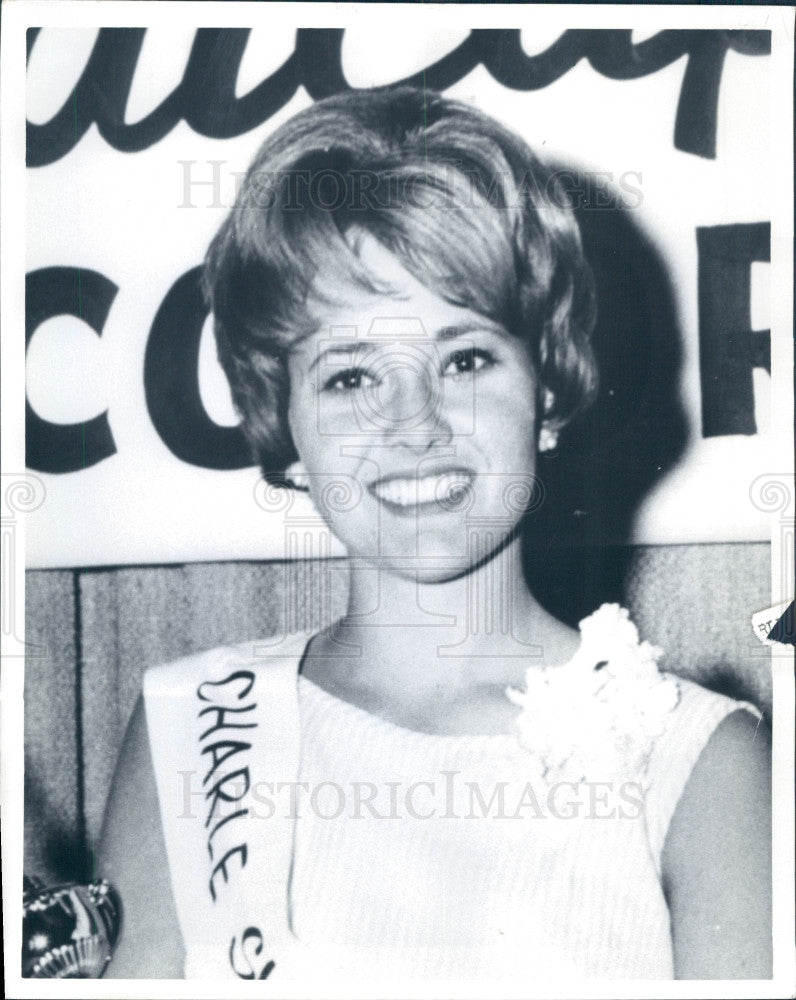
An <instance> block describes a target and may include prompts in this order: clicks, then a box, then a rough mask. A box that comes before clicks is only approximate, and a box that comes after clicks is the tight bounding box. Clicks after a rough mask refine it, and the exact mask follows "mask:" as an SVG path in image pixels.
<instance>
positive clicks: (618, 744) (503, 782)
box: [144, 605, 755, 989]
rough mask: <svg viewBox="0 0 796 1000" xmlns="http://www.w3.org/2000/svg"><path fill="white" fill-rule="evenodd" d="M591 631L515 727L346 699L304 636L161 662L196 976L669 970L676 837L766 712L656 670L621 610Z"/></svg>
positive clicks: (597, 618) (163, 733)
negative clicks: (708, 773) (740, 726)
mask: <svg viewBox="0 0 796 1000" xmlns="http://www.w3.org/2000/svg"><path fill="white" fill-rule="evenodd" d="M581 633H582V636H581V645H580V648H579V650H578V651H577V653H576V654H575V656H574V657H573V659H572V660H571V661H570V662H569V663H567V664H564V665H562V666H560V667H553V668H542V667H540V668H538V669H535V668H532V669H531V670H529V671H528V675H527V678H526V684H525V688H524V690H521V691H510V692H507V694H508V696H509V697H511V698H512V700H514V701H515V702H517V703H518V704H519V705H520V713H519V716H518V718H517V725H516V731H512V732H511V733H507V734H504V735H498V736H434V735H429V734H425V733H418V732H413V731H411V730H408V729H404V728H402V727H400V726H396V725H393V724H391V723H389V722H386V721H384V720H383V719H381V718H379V717H377V716H374V715H371V714H370V713H368V712H366V711H363V710H362V709H359V708H356V707H354V706H352V705H350V704H348V703H346V702H343V701H341V700H339V699H337V698H335V697H334V696H333V695H331V694H329V693H327V692H325V691H324V690H322V689H321V688H319V687H317V686H315V685H313V684H312V683H311V682H310V681H308V680H307V679H305V678H303V677H300V676H298V673H299V670H300V664H301V660H302V654H303V652H304V651H305V650H306V647H307V643H308V641H309V638H310V637H309V636H308V635H305V636H302V635H296V636H286V637H283V638H282V639H279V640H272V641H270V642H265V643H263V644H261V645H259V646H258V645H252V644H243V645H240V646H237V647H227V648H222V649H217V650H210V651H208V652H206V653H201V654H196V655H195V656H192V657H186V658H185V659H183V660H181V661H177V662H175V663H173V664H168V665H164V666H162V667H158V668H153V669H152V670H150V671H148V672H147V674H146V677H145V683H144V695H145V704H146V708H147V727H148V730H149V736H150V748H151V751H152V759H153V765H154V769H155V776H156V780H157V785H158V796H159V800H160V807H161V818H162V823H163V832H164V839H165V842H166V847H167V853H168V857H169V867H170V874H171V883H172V891H173V895H174V899H175V905H176V909H177V913H178V917H179V921H180V928H181V933H182V937H183V941H184V943H185V949H186V963H185V969H186V975H187V976H188V977H197V978H202V977H208V976H209V977H217V976H226V975H230V974H231V975H233V976H238V977H241V978H262V977H263V975H264V974H265V972H267V971H268V969H267V967H270V966H269V962H270V963H271V965H274V963H275V969H276V972H275V973H274V976H273V977H272V981H273V982H274V984H275V989H276V988H277V983H276V980H277V979H278V978H280V977H281V978H283V979H301V978H302V977H303V976H305V975H308V974H309V975H311V976H318V975H321V976H322V978H323V977H326V978H328V981H329V982H330V983H334V982H342V981H343V980H344V979H349V978H358V979H368V980H375V981H380V980H386V979H416V980H420V979H427V980H432V979H449V980H450V979H457V980H473V979H479V978H482V979H496V978H500V977H511V978H515V979H516V980H517V981H518V982H519V983H521V984H527V983H528V982H531V981H539V980H543V979H546V978H553V979H555V980H556V981H559V982H560V981H561V979H566V978H572V979H579V980H582V979H587V978H612V979H620V978H639V979H653V978H664V979H666V978H671V977H672V976H673V961H672V945H671V934H670V925H669V912H668V909H667V906H666V901H665V898H664V894H663V891H662V888H661V867H660V866H661V853H662V849H663V845H664V841H665V837H666V832H667V829H668V827H669V823H670V821H671V818H672V815H673V813H674V810H675V808H676V806H677V802H678V800H679V799H680V796H681V794H682V791H683V788H684V786H685V784H686V782H687V780H688V777H689V774H690V773H691V770H692V768H693V766H694V764H695V763H696V761H697V759H698V757H699V754H700V753H701V751H702V749H703V748H704V746H705V744H706V743H707V741H708V739H709V738H710V736H711V734H712V733H713V732H714V731H715V729H716V727H717V726H718V725H719V723H720V722H721V721H722V720H723V719H724V718H725V717H726V716H727V715H729V714H730V713H731V712H733V711H736V710H738V709H739V708H747V709H750V710H751V711H753V712H754V711H755V709H754V708H752V706H749V705H746V704H744V703H741V702H736V701H733V700H732V699H730V698H726V697H723V696H722V695H718V694H714V693H712V692H709V691H706V690H705V689H703V688H701V687H699V686H697V685H695V684H692V683H689V682H688V681H684V680H680V679H675V678H674V677H672V676H670V675H667V674H661V673H659V671H658V668H657V665H656V662H655V660H656V658H657V656H658V655H659V652H660V651H658V650H656V649H654V648H653V647H651V646H649V645H648V644H647V643H640V642H639V641H638V634H637V632H636V630H635V627H634V626H633V625H632V623H631V622H630V621H629V619H628V617H627V612H625V611H623V610H622V609H620V608H618V607H617V606H615V605H606V606H604V607H603V608H601V609H600V610H599V611H598V612H596V613H595V614H594V615H592V616H590V618H588V619H585V620H584V621H583V622H582V623H581ZM297 676H298V681H297ZM186 776H188V777H189V778H190V777H191V776H194V777H195V778H196V780H197V781H198V780H200V776H204V777H203V778H201V781H202V784H201V787H200V788H198V789H193V796H192V797H191V799H190V801H191V802H194V801H195V802H197V803H201V805H202V807H201V808H199V809H195V808H193V809H191V810H188V811H187V812H186V794H187V792H186V786H185V782H186ZM296 779H298V781H297V780H296ZM280 788H281V789H282V790H283V791H284V790H285V789H289V791H290V795H291V796H292V795H294V794H295V802H294V803H293V805H292V808H291V809H290V810H286V805H287V802H286V798H285V796H284V795H277V794H276V793H277V792H279V790H280ZM208 799H209V800H210V806H209V807H208V805H207V802H208ZM269 799H270V801H269ZM277 799H279V800H280V801H276V800H277ZM222 807H223V808H222ZM206 814H207V815H206ZM271 960H273V961H271Z"/></svg>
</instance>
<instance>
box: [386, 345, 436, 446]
mask: <svg viewBox="0 0 796 1000" xmlns="http://www.w3.org/2000/svg"><path fill="white" fill-rule="evenodd" d="M375 396H376V398H375V399H374V401H373V402H374V403H375V408H374V409H375V413H374V417H375V420H374V423H376V424H377V426H379V427H380V428H381V429H382V430H383V432H384V434H385V436H387V437H389V439H390V442H391V443H392V444H404V445H406V446H407V447H410V448H416V449H420V450H425V449H427V448H429V447H431V446H434V445H439V444H447V443H449V442H450V440H451V427H450V424H449V423H448V420H447V417H446V412H445V382H444V379H443V378H442V377H441V376H440V374H439V373H438V371H437V370H436V365H434V364H433V361H432V360H431V359H428V358H425V357H414V356H413V355H409V354H407V356H406V357H403V358H399V359H396V360H395V361H394V363H393V364H392V366H391V370H390V371H388V372H385V373H384V375H383V377H382V378H381V379H380V380H379V383H378V385H377V387H376V393H375Z"/></svg>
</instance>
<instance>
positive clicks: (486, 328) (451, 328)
mask: <svg viewBox="0 0 796 1000" xmlns="http://www.w3.org/2000/svg"><path fill="white" fill-rule="evenodd" d="M470 333H491V334H494V335H495V336H496V337H500V338H502V339H505V338H507V337H508V336H509V333H508V331H507V330H506V329H505V327H502V326H501V325H500V324H499V323H495V322H494V321H493V320H491V319H481V318H479V319H472V320H463V321H462V322H461V323H453V324H450V325H448V326H443V327H440V329H439V330H437V331H436V332H435V334H434V340H440V341H446V340H456V339H457V338H458V337H466V336H467V335H468V334H470Z"/></svg>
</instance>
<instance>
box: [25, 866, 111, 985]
mask: <svg viewBox="0 0 796 1000" xmlns="http://www.w3.org/2000/svg"><path fill="white" fill-rule="evenodd" d="M22 912H23V917H22V975H23V976H26V977H30V978H33V979H99V978H100V976H101V975H102V973H103V972H104V971H105V966H106V965H107V964H108V962H109V961H110V959H111V955H112V954H113V948H114V946H115V944H116V941H117V940H118V937H119V928H120V926H121V902H120V900H119V895H118V893H117V892H116V890H115V889H114V888H113V886H111V885H109V884H108V883H107V882H106V881H105V880H104V879H101V880H99V881H96V882H91V883H89V884H88V885H59V886H55V887H54V888H51V889H46V888H45V887H44V885H43V884H42V882H41V881H40V880H39V879H35V878H28V876H27V875H26V876H24V888H23V896H22Z"/></svg>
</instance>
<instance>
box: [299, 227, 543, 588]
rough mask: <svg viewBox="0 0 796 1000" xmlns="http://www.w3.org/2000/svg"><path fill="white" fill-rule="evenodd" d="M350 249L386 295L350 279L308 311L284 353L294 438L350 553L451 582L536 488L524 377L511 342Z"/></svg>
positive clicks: (530, 405)
mask: <svg viewBox="0 0 796 1000" xmlns="http://www.w3.org/2000/svg"><path fill="white" fill-rule="evenodd" d="M360 257H361V259H362V261H363V263H364V264H365V265H366V266H367V267H368V269H369V270H370V271H371V272H373V273H375V274H376V275H377V277H378V278H379V279H380V280H382V281H384V282H385V283H387V284H388V286H389V287H390V288H391V289H394V293H391V294H389V295H374V294H371V293H368V292H366V291H364V290H361V289H358V288H355V287H353V286H352V287H351V288H350V289H348V290H339V289H338V290H336V297H337V299H338V300H339V303H340V304H338V302H336V303H335V305H334V306H326V307H321V308H319V310H318V311H317V315H318V316H319V324H318V328H317V330H316V332H314V333H313V334H311V335H310V336H309V337H307V338H305V339H304V340H302V341H300V342H299V343H298V344H297V345H296V346H295V347H294V349H293V351H292V353H291V356H290V359H289V374H290V405H289V410H288V420H289V425H290V430H291V433H292V436H293V441H294V443H295V445H296V449H297V451H298V454H299V456H300V458H301V463H300V465H301V467H302V471H303V473H304V474H305V475H306V476H307V478H308V485H309V488H310V494H311V497H312V499H313V501H314V503H315V506H316V507H317V509H318V511H319V512H320V513H321V515H322V516H323V518H324V520H325V521H326V523H327V524H328V526H329V528H330V529H331V531H332V532H333V533H334V534H335V535H336V536H337V538H339V539H340V541H341V542H342V543H343V544H344V545H345V546H346V548H347V549H348V552H349V554H350V555H351V556H352V557H354V558H360V559H363V560H365V561H367V562H369V563H372V564H377V565H379V566H381V567H382V568H384V569H386V570H388V571H390V572H394V573H397V574H399V575H402V576H407V577H411V578H419V579H422V580H424V581H428V582H433V581H441V580H446V579H451V578H453V577H455V576H459V575H460V574H462V573H464V572H466V571H467V570H468V569H470V568H471V567H472V566H473V565H475V564H476V563H478V562H481V561H482V560H483V559H485V558H487V557H488V556H489V555H491V554H492V553H493V552H494V551H495V550H496V549H497V548H498V547H499V546H500V545H501V544H502V543H503V542H504V541H505V540H506V538H507V537H508V536H509V535H510V534H511V532H512V531H513V529H514V528H515V527H516V525H517V523H518V522H519V520H520V518H521V517H522V514H523V512H524V509H525V507H526V504H527V502H528V500H529V498H530V497H531V496H532V495H533V493H534V489H535V488H537V487H536V482H535V478H534V470H535V462H536V433H537V427H536V399H537V380H536V375H535V372H534V369H533V366H532V364H531V361H530V359H529V357H528V354H527V351H526V348H525V346H524V345H523V343H522V342H521V341H519V340H518V339H516V338H514V337H511V336H510V335H509V334H508V333H507V332H506V331H505V330H504V329H503V328H502V327H500V326H497V325H495V324H494V323H493V322H492V321H491V320H487V319H485V318H484V317H483V316H479V315H478V314H477V313H474V312H472V311H471V310H469V309H466V308H462V307H459V306H455V305H451V304H450V303H449V302H447V301H445V300H444V299H442V298H440V297H439V296H438V295H437V294H435V293H434V292H433V291H431V290H429V289H428V288H426V287H425V286H424V285H422V284H420V283H419V282H418V281H417V280H416V279H415V278H413V277H412V276H411V275H410V274H409V273H408V272H407V271H406V270H405V269H404V268H403V267H402V266H401V264H400V263H399V262H398V260H397V259H396V258H395V257H394V256H393V255H392V254H390V253H389V252H388V251H387V250H385V249H384V248H383V247H382V246H381V245H380V244H379V243H378V242H376V241H375V240H374V239H372V238H370V237H366V238H365V239H364V240H363V241H362V245H361V249H360Z"/></svg>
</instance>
